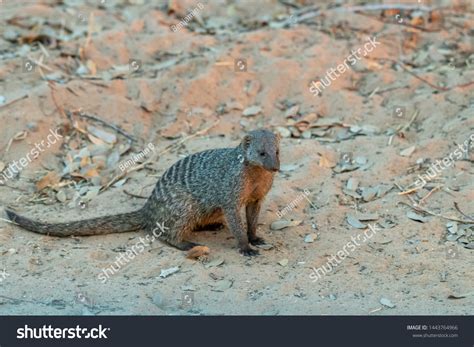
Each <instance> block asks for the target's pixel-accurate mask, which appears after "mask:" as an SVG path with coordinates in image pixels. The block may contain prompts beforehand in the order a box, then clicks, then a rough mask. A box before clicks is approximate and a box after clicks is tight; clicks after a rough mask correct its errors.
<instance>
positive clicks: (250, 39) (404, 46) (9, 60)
mask: <svg viewBox="0 0 474 347" xmlns="http://www.w3.org/2000/svg"><path fill="white" fill-rule="evenodd" d="M317 4H318V5H317V8H318V9H316V8H315V6H314V5H313V3H311V2H310V1H304V0H295V1H276V0H273V1H271V0H266V1H258V2H257V1H256V0H255V1H241V2H232V1H224V0H222V1H208V2H207V1H202V2H200V3H198V2H196V1H173V0H170V1H166V2H165V1H162V2H158V1H151V2H148V1H140V0H133V1H132V0H129V1H112V0H105V1H99V0H97V1H93V0H90V1H87V2H81V1H67V0H65V1H36V2H31V1H30V2H26V1H25V2H23V1H20V2H13V1H11V2H10V1H8V0H7V1H3V2H0V21H1V29H0V47H1V48H0V120H1V126H0V169H1V170H3V176H0V180H2V177H3V180H2V183H0V197H1V198H0V207H1V208H2V212H1V214H0V217H1V218H2V219H1V220H0V271H3V272H0V314H3V315H13V314H27V315H30V314H40V315H42V314H48V315H49V314H51V315H52V314H60V315H105V314H118V315H122V314H132V315H182V314H184V315H241V314H249V315H340V314H354V315H368V314H370V315H395V314H408V315H415V314H427V315H431V314H432V315H448V314H449V315H454V314H456V315H458V314H459V315H466V314H473V307H474V289H473V283H474V273H473V271H472V270H473V265H474V253H473V248H474V219H473V216H474V202H473V197H474V190H473V187H474V170H473V159H474V155H473V153H474V150H471V151H469V147H471V146H472V145H474V141H473V142H470V141H469V138H470V136H471V135H473V134H474V117H473V114H474V84H472V83H470V82H473V81H474V4H473V2H472V1H464V2H462V1H451V2H448V1H445V2H431V1H428V0H421V1H418V2H416V1H412V2H411V3H410V2H405V3H404V4H407V5H411V6H419V9H413V8H412V7H409V8H408V9H402V10H397V9H396V8H397V6H398V7H400V6H399V5H400V4H399V3H398V2H397V4H398V5H394V6H393V7H395V9H383V8H382V9H380V8H371V6H372V5H375V4H376V3H369V4H365V5H363V6H364V8H363V9H362V10H359V11H356V9H354V7H353V6H357V5H358V3H357V2H351V3H349V2H346V3H344V2H341V1H336V2H333V3H330V2H319V1H318V2H317ZM387 7H390V6H387ZM318 11H319V12H318ZM190 13H192V14H191V15H190ZM180 23H181V24H180ZM368 38H376V40H377V41H378V42H380V44H378V45H377V46H376V47H375V48H374V49H373V50H372V51H371V52H370V53H368V55H367V56H365V57H363V56H361V57H360V59H357V61H356V63H355V64H353V65H352V64H351V66H350V68H349V69H348V70H346V71H344V72H343V73H340V74H339V76H338V77H337V78H334V79H333V80H331V82H330V84H329V85H328V86H326V87H324V88H323V90H322V92H321V93H319V94H320V95H318V96H314V95H313V92H314V90H313V92H311V91H310V88H311V82H312V81H318V80H320V79H323V78H324V76H325V75H326V72H327V71H328V70H330V69H331V68H336V67H337V66H338V65H339V64H342V63H343V62H344V61H345V59H346V57H348V55H349V54H351V50H353V49H355V50H357V48H361V47H364V45H365V43H367V42H368ZM90 116H93V117H95V119H93V118H91V117H90ZM97 119H99V121H97ZM100 120H102V122H101V121H100ZM114 128H115V129H114ZM256 128H267V129H271V130H273V131H275V132H278V133H280V134H281V136H282V140H281V164H282V165H281V170H280V172H279V173H278V174H277V175H276V179H275V182H274V185H273V187H272V189H271V191H270V193H269V195H268V196H267V199H266V201H265V204H264V208H263V209H262V212H261V215H260V225H259V234H260V236H262V237H264V238H265V240H266V242H267V243H268V244H269V246H268V247H266V249H260V255H259V256H257V257H243V256H241V255H240V254H239V253H238V251H237V248H236V242H235V239H234V238H233V236H232V235H231V234H230V232H229V231H228V230H227V229H224V230H218V231H203V232H199V233H195V234H194V235H193V237H194V239H193V241H195V242H198V243H201V244H204V245H206V246H208V247H209V248H210V254H209V255H208V256H207V257H201V258H199V259H198V260H191V259H187V258H186V253H184V252H181V251H178V250H176V249H174V248H171V247H169V246H167V245H165V244H162V243H161V242H159V241H156V242H154V243H153V244H152V245H150V246H148V247H145V249H144V250H143V252H141V253H139V254H137V255H136V256H135V257H134V259H132V260H130V261H129V262H128V263H127V264H126V265H124V266H123V267H122V268H120V270H119V271H117V273H115V274H114V275H113V276H111V277H110V278H109V279H108V280H107V281H106V282H105V283H102V281H100V280H99V278H98V275H99V274H100V273H102V269H104V268H107V267H109V266H111V264H114V263H115V262H116V257H118V256H120V255H123V254H124V252H126V251H127V250H129V249H130V247H132V246H133V245H134V244H136V243H137V242H138V241H139V237H140V236H142V237H143V236H144V234H143V232H138V233H123V234H111V235H105V236H93V237H68V238H57V237H50V236H43V235H38V234H35V233H32V232H28V231H25V230H23V229H21V228H19V227H17V226H16V225H14V224H11V223H8V222H7V221H6V219H7V216H6V214H5V213H4V212H3V208H4V207H5V206H13V207H15V208H16V209H17V210H18V211H20V212H21V213H22V214H24V215H27V216H29V217H32V218H37V219H40V220H43V221H51V222H68V221H71V220H82V219H87V218H92V217H98V216H102V215H109V214H116V213H121V212H127V211H132V210H135V209H138V208H139V207H140V206H141V205H143V204H144V202H145V200H144V199H143V198H141V197H140V196H142V197H146V196H147V195H149V194H150V193H151V191H152V190H153V186H154V184H155V183H156V181H157V180H158V179H159V177H160V175H161V174H162V173H163V172H164V171H165V170H166V169H167V168H168V167H169V166H170V165H171V164H172V163H174V162H175V161H177V160H178V159H180V158H182V157H184V156H186V155H188V154H190V153H194V152H197V151H200V150H204V149H209V148H218V147H229V146H236V145H237V144H238V143H239V141H240V139H241V138H242V137H243V136H244V134H245V133H246V132H247V131H249V130H253V129H256ZM55 129H59V130H58V131H59V133H60V134H61V136H62V137H61V138H60V139H59V140H58V141H57V142H56V143H54V144H52V145H50V146H43V147H42V151H39V150H38V151H37V152H38V153H36V154H35V153H33V152H32V149H33V148H35V144H38V143H41V141H44V142H43V143H44V144H46V143H48V145H49V144H50V143H49V142H48V141H50V140H51V139H52V137H48V134H49V133H50V131H54V130H55ZM117 129H118V130H117ZM130 138H134V139H135V140H136V141H132V140H130ZM150 143H151V144H152V146H154V150H153V151H152V152H151V153H146V154H145V155H143V156H142V158H141V159H140V160H138V161H137V162H133V163H132V164H131V166H130V167H129V169H131V170H129V172H128V173H127V174H123V171H122V169H121V168H120V164H121V163H123V162H124V161H126V160H128V159H131V158H132V161H133V158H135V156H134V155H136V154H138V153H141V152H142V153H143V152H144V149H145V148H147V146H148V145H149V144H150ZM463 144H465V145H464V147H463V148H465V149H466V150H465V151H463V153H461V154H462V155H460V156H457V154H456V155H451V159H453V158H454V160H450V161H449V163H450V164H449V165H448V164H445V165H446V166H447V167H445V168H443V169H442V170H439V172H438V173H437V174H436V177H435V178H434V179H432V180H429V181H428V182H426V184H425V185H423V186H421V185H418V184H415V182H416V181H417V180H418V179H419V175H420V176H421V177H426V173H427V171H428V170H430V168H432V165H433V163H435V162H436V161H437V160H442V159H443V158H449V155H450V154H452V153H455V152H454V151H455V150H456V149H460V148H459V147H458V146H459V145H461V146H463ZM130 146H131V148H129V147H130ZM30 153H31V154H32V156H33V157H35V158H31V156H30V158H29V159H31V160H29V159H28V158H27V154H30ZM22 158H23V163H25V162H27V164H26V165H24V167H22V169H21V170H17V173H16V174H15V175H11V176H12V177H11V178H10V177H7V176H6V175H5V174H6V173H7V171H9V168H10V167H11V165H12V163H13V162H14V161H17V162H18V161H20V160H21V159H22ZM145 160H148V162H147V163H146V164H144V165H140V164H141V163H143V161H145ZM21 165H23V164H21ZM9 172H10V173H11V170H10V171H9ZM121 174H122V176H120V175H121ZM423 175H425V176H423ZM6 177H7V178H6ZM109 183H110V184H109ZM401 190H404V191H405V193H404V194H399V193H400V191H401ZM414 203H416V206H413V204H414ZM455 203H456V205H455ZM456 206H457V207H456ZM282 211H283V212H282ZM280 216H281V218H280ZM272 223H273V224H272ZM368 224H370V225H371V227H373V228H375V229H374V230H375V231H376V232H375V233H372V234H373V236H372V237H371V238H370V239H368V240H366V241H365V242H361V243H360V244H359V245H357V246H356V247H354V249H353V250H351V251H349V252H347V253H346V256H345V257H344V259H342V260H340V262H338V265H336V266H333V267H332V269H331V270H330V271H328V272H327V273H326V274H325V275H323V276H321V278H319V279H318V280H317V281H313V278H314V276H313V277H310V276H311V275H312V273H313V268H315V269H317V268H319V267H322V266H325V265H326V267H328V264H327V262H328V258H329V257H331V256H332V255H336V254H337V253H338V251H341V250H343V249H344V246H345V245H346V244H347V243H348V242H350V241H351V237H352V238H354V237H355V236H356V235H358V234H360V233H363V232H367V230H369V229H367V227H368ZM346 250H347V248H346ZM347 254H348V255H347ZM341 257H342V256H341ZM173 268H174V269H173ZM170 269H171V270H170ZM168 270H169V271H168ZM170 273H171V274H170Z"/></svg>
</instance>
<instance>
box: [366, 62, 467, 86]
mask: <svg viewBox="0 0 474 347" xmlns="http://www.w3.org/2000/svg"><path fill="white" fill-rule="evenodd" d="M367 59H374V60H386V61H391V62H392V63H395V64H397V65H398V66H400V67H401V68H402V69H403V70H405V71H406V72H408V73H409V74H410V75H412V76H413V77H415V78H416V79H418V80H420V81H422V82H423V83H426V84H427V85H429V86H430V87H431V88H434V89H436V90H439V91H440V92H447V91H450V90H452V89H454V88H464V87H468V86H470V85H474V81H471V82H467V83H464V84H457V85H455V86H452V87H449V88H448V87H440V86H437V85H436V84H433V83H431V82H430V81H428V80H427V79H425V78H423V77H420V76H418V75H417V74H416V73H414V72H413V71H411V70H410V69H409V68H407V67H406V66H405V64H404V63H403V62H401V61H399V60H395V59H390V58H369V57H367Z"/></svg>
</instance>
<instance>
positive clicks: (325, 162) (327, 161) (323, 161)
mask: <svg viewBox="0 0 474 347" xmlns="http://www.w3.org/2000/svg"><path fill="white" fill-rule="evenodd" d="M336 165H337V162H336V161H335V160H334V159H331V158H329V157H326V156H321V158H319V166H321V167H326V168H328V169H331V168H333V167H335V166H336Z"/></svg>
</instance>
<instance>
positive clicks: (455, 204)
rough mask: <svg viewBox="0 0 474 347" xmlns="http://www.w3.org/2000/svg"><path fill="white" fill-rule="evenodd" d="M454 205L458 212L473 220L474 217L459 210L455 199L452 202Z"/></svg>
mask: <svg viewBox="0 0 474 347" xmlns="http://www.w3.org/2000/svg"><path fill="white" fill-rule="evenodd" d="M454 207H455V208H456V210H458V212H459V213H460V214H462V215H463V216H464V217H467V218H469V219H470V220H473V221H474V218H472V217H471V216H469V215H467V214H465V213H464V212H463V211H461V209H460V208H459V205H458V203H457V202H456V201H455V202H454Z"/></svg>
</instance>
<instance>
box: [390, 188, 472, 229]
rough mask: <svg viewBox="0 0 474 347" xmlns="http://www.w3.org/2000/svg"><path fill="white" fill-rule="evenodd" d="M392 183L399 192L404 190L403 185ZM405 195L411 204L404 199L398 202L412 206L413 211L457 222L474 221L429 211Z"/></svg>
mask: <svg viewBox="0 0 474 347" xmlns="http://www.w3.org/2000/svg"><path fill="white" fill-rule="evenodd" d="M394 184H395V186H396V187H397V188H398V189H399V190H400V191H401V192H403V191H405V189H403V187H401V186H400V185H398V184H396V183H394ZM406 196H407V197H408V198H409V199H410V201H411V203H412V204H413V205H410V204H408V203H406V202H404V201H400V202H399V203H400V204H404V205H407V206H409V207H410V208H412V209H413V210H415V211H417V212H424V213H426V214H429V215H432V216H435V217H440V218H444V219H447V220H452V221H455V222H459V223H465V224H474V221H468V220H465V219H459V218H456V217H449V216H444V215H442V214H440V213H436V212H433V211H430V210H428V209H426V208H423V207H421V206H420V205H419V203H417V202H416V201H415V200H414V199H413V198H412V197H411V196H410V195H408V194H407V195H406Z"/></svg>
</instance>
